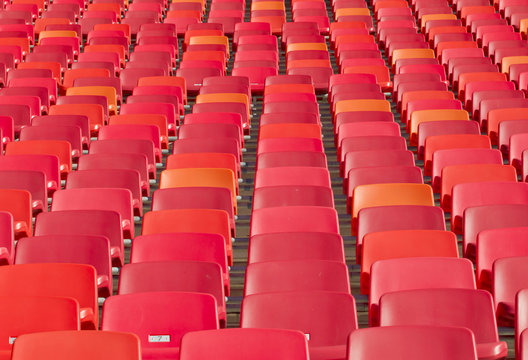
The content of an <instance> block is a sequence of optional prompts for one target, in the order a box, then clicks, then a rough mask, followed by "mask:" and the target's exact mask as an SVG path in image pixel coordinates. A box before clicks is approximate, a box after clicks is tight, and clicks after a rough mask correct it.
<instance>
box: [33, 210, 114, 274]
mask: <svg viewBox="0 0 528 360" xmlns="http://www.w3.org/2000/svg"><path fill="white" fill-rule="evenodd" d="M120 221H121V220H120V216H119V213H117V212H115V211H107V210H73V211H71V210H69V211H53V212H47V213H41V214H39V215H38V216H37V218H36V222H35V236H44V235H75V234H77V235H94V236H103V237H106V238H107V239H109V240H110V254H111V257H112V265H113V266H121V265H122V264H123V263H124V250H123V249H124V245H123V235H122V231H121V226H120Z"/></svg>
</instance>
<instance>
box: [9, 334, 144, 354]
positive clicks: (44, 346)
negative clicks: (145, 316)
mask: <svg viewBox="0 0 528 360" xmlns="http://www.w3.org/2000/svg"><path fill="white" fill-rule="evenodd" d="M37 354H38V355H37ZM140 354H141V351H140V342H139V339H138V337H137V336H136V335H134V334H130V333H120V332H113V331H51V332H41V333H33V334H26V335H21V336H20V338H19V341H18V342H17V343H16V345H14V346H13V358H14V359H17V360H26V359H31V358H33V357H35V356H39V357H41V358H42V359H43V360H49V359H56V360H64V359H68V358H70V356H75V357H76V358H78V359H85V360H86V359H91V358H93V357H97V358H98V359H101V360H109V359H114V360H124V359H129V360H139V359H141V355H140Z"/></svg>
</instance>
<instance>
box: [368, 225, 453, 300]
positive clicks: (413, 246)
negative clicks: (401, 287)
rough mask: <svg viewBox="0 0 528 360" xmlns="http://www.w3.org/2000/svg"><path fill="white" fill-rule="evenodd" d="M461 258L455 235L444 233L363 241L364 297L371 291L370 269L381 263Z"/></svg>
mask: <svg viewBox="0 0 528 360" xmlns="http://www.w3.org/2000/svg"><path fill="white" fill-rule="evenodd" d="M431 256H438V257H453V258H457V257H458V244H457V238H456V235H455V233H453V232H451V231H443V230H392V231H382V232H373V233H369V234H366V235H365V237H364V238H363V247H362V256H361V280H360V282H361V293H362V294H368V293H369V291H370V270H371V269H370V267H371V265H372V264H373V263H375V262H376V261H379V260H385V259H396V258H407V257H431Z"/></svg>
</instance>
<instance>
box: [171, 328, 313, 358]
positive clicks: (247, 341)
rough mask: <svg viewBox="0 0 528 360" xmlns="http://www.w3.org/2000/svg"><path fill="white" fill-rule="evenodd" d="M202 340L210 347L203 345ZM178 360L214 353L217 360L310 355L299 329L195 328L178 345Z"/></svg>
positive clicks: (212, 354)
mask: <svg viewBox="0 0 528 360" xmlns="http://www.w3.org/2000/svg"><path fill="white" fill-rule="evenodd" d="M204 343H207V344H210V346H203V344H204ZM180 353H181V355H180V358H181V360H197V359H203V358H204V357H211V356H214V357H216V358H218V359H219V360H227V359H231V360H242V359H245V358H247V357H248V356H250V357H251V358H252V359H255V360H264V359H267V358H269V356H273V357H284V358H288V359H291V360H307V359H308V358H309V353H308V343H307V340H306V338H305V336H304V335H303V334H302V333H301V332H299V331H292V330H282V329H225V330H209V331H195V332H190V333H188V334H186V335H185V336H184V337H183V339H182V344H181V351H180Z"/></svg>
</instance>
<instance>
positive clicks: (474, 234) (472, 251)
mask: <svg viewBox="0 0 528 360" xmlns="http://www.w3.org/2000/svg"><path fill="white" fill-rule="evenodd" d="M526 214H528V206H527V205H526V204H500V203H497V204H491V205H478V206H473V207H469V208H467V209H466V210H465V212H464V245H463V250H464V256H465V257H467V258H469V259H473V258H475V255H476V247H477V238H478V234H480V233H481V232H482V231H486V230H491V229H498V228H510V227H521V226H528V221H526Z"/></svg>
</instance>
